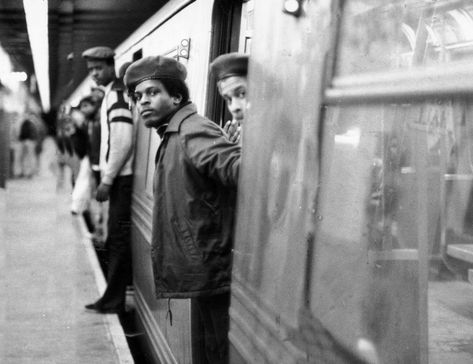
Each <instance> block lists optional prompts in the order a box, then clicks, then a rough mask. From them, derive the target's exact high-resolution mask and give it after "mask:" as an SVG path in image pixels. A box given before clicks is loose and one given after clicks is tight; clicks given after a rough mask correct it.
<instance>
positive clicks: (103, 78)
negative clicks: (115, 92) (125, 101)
mask: <svg viewBox="0 0 473 364" xmlns="http://www.w3.org/2000/svg"><path fill="white" fill-rule="evenodd" d="M87 70H88V71H89V75H90V77H92V79H93V80H94V81H95V83H96V84H97V85H99V86H106V85H108V84H109V83H110V82H111V81H113V79H114V78H115V67H114V66H113V64H107V62H106V61H104V60H99V59H97V60H93V59H88V60H87Z"/></svg>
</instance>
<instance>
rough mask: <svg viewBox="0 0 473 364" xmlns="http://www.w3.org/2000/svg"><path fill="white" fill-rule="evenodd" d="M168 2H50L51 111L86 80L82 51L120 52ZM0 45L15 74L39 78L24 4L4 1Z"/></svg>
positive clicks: (18, 0) (0, 14)
mask: <svg viewBox="0 0 473 364" xmlns="http://www.w3.org/2000/svg"><path fill="white" fill-rule="evenodd" d="M37 1H43V0H37ZM166 2H167V1H166V0H49V2H48V7H49V80H50V93H51V100H50V102H51V107H52V108H53V109H54V108H57V107H58V106H59V105H60V103H61V102H62V100H64V99H65V98H67V96H69V95H70V93H71V92H72V91H74V89H75V88H76V87H77V86H78V85H79V84H80V83H81V82H82V80H83V79H84V78H85V77H86V68H85V63H84V62H83V59H82V58H81V53H82V51H83V50H85V49H87V48H90V47H94V46H98V45H106V46H109V47H111V48H115V47H116V46H117V45H119V44H120V43H121V42H122V41H123V40H125V39H126V38H127V37H128V36H129V35H130V34H131V33H132V32H133V31H134V30H135V29H137V28H138V27H139V26H140V25H141V24H142V23H143V22H144V21H145V20H147V19H148V18H149V17H151V16H152V15H153V14H154V13H156V11H158V10H159V9H160V8H161V7H162V6H163V5H164V4H165V3H166ZM0 44H1V46H2V47H3V48H4V49H5V51H6V52H7V53H8V54H9V55H10V58H11V60H12V62H13V66H14V71H24V72H26V73H27V74H28V75H29V76H31V75H32V74H34V66H33V58H32V54H31V48H30V44H29V40H28V32H27V29H26V20H25V12H24V9H23V1H22V0H1V1H0Z"/></svg>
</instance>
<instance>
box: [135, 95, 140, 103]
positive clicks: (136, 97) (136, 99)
mask: <svg viewBox="0 0 473 364" xmlns="http://www.w3.org/2000/svg"><path fill="white" fill-rule="evenodd" d="M133 100H134V101H135V102H136V101H140V100H141V94H133Z"/></svg>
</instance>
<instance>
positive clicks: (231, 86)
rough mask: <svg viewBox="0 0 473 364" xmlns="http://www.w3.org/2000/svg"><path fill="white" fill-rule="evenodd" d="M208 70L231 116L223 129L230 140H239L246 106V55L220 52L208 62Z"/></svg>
mask: <svg viewBox="0 0 473 364" xmlns="http://www.w3.org/2000/svg"><path fill="white" fill-rule="evenodd" d="M210 72H212V74H214V75H215V77H216V79H217V87H218V92H219V93H220V95H221V96H222V97H223V98H224V100H225V102H226V103H227V108H228V110H229V111H230V113H231V114H232V117H233V120H229V121H227V123H226V124H225V126H224V130H225V132H226V133H227V134H228V135H229V139H230V140H231V141H233V142H239V141H240V140H241V138H240V132H241V125H242V124H244V122H245V119H246V111H247V106H248V101H247V89H248V79H247V75H248V55H247V54H242V53H237V52H233V53H227V54H222V55H220V56H218V57H217V58H215V60H214V61H213V62H212V63H211V64H210Z"/></svg>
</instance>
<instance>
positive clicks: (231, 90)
mask: <svg viewBox="0 0 473 364" xmlns="http://www.w3.org/2000/svg"><path fill="white" fill-rule="evenodd" d="M247 87H248V81H247V79H246V77H242V76H232V77H227V78H224V79H223V80H221V81H219V83H218V90H219V92H220V95H222V97H223V98H224V99H225V101H226V102H227V107H228V110H229V111H230V113H231V114H232V116H233V120H237V121H238V122H239V123H240V124H241V123H242V122H243V121H244V120H245V117H246V106H247V99H246V90H247Z"/></svg>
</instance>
